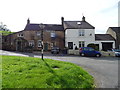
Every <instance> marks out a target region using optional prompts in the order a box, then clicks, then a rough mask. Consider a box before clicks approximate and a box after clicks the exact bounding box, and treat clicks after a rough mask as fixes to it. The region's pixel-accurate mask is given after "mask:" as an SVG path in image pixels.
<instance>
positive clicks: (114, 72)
mask: <svg viewBox="0 0 120 90" xmlns="http://www.w3.org/2000/svg"><path fill="white" fill-rule="evenodd" d="M0 54H1V55H14V56H27V57H38V58H41V55H40V54H33V53H17V52H8V51H0ZM44 58H50V59H54V60H60V61H66V62H72V63H75V64H77V65H79V66H81V67H83V68H84V69H85V70H87V71H88V72H89V73H90V74H91V75H92V76H93V77H94V78H95V83H96V86H97V88H118V86H119V85H118V79H119V78H118V66H119V65H118V62H120V57H99V58H97V57H80V56H66V55H62V54H61V55H51V54H45V55H44Z"/></svg>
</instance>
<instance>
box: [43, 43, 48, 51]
mask: <svg viewBox="0 0 120 90" xmlns="http://www.w3.org/2000/svg"><path fill="white" fill-rule="evenodd" d="M44 50H45V51H48V43H44Z"/></svg>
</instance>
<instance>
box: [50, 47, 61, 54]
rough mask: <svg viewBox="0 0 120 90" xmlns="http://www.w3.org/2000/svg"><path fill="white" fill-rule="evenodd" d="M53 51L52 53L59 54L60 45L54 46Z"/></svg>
mask: <svg viewBox="0 0 120 90" xmlns="http://www.w3.org/2000/svg"><path fill="white" fill-rule="evenodd" d="M51 53H52V54H59V53H60V49H59V47H52V49H51Z"/></svg>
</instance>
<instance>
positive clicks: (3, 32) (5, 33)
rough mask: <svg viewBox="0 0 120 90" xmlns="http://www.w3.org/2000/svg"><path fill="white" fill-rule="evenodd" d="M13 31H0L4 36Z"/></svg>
mask: <svg viewBox="0 0 120 90" xmlns="http://www.w3.org/2000/svg"><path fill="white" fill-rule="evenodd" d="M12 33H13V32H10V31H0V34H2V35H3V36H6V35H9V34H12Z"/></svg>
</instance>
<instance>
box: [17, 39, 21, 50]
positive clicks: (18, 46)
mask: <svg viewBox="0 0 120 90" xmlns="http://www.w3.org/2000/svg"><path fill="white" fill-rule="evenodd" d="M21 50H22V42H21V41H17V51H21Z"/></svg>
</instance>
